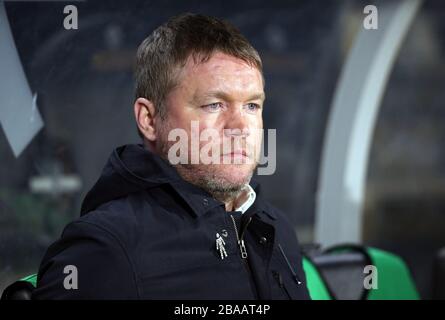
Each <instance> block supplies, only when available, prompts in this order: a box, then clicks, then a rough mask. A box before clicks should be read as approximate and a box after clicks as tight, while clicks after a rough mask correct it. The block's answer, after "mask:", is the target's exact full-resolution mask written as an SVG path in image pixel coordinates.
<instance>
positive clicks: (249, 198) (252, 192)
mask: <svg viewBox="0 0 445 320" xmlns="http://www.w3.org/2000/svg"><path fill="white" fill-rule="evenodd" d="M246 189H247V192H248V194H247V200H246V201H244V203H243V204H242V205H240V206H239V207H238V208H236V209H235V211H241V213H244V212H246V211H247V209H249V208H250V207H251V206H252V204H253V203H254V202H255V199H256V192H255V190H253V188H252V187H251V186H250V184H246Z"/></svg>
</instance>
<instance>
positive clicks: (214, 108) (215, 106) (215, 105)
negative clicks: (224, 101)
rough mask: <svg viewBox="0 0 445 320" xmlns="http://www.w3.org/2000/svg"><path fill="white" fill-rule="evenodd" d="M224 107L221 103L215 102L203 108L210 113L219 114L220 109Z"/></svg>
mask: <svg viewBox="0 0 445 320" xmlns="http://www.w3.org/2000/svg"><path fill="white" fill-rule="evenodd" d="M221 107H222V105H221V103H220V102H215V103H211V104H207V105H205V106H202V108H203V109H205V110H206V111H209V112H217V111H218V110H219V109H221Z"/></svg>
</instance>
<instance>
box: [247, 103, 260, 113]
mask: <svg viewBox="0 0 445 320" xmlns="http://www.w3.org/2000/svg"><path fill="white" fill-rule="evenodd" d="M260 108H261V107H260V105H258V104H256V103H248V104H247V111H249V112H255V111H257V110H258V109H260Z"/></svg>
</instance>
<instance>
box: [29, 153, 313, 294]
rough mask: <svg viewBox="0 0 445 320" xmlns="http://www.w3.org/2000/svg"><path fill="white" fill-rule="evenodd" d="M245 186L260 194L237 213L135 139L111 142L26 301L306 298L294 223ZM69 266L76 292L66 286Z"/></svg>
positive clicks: (51, 247)
mask: <svg viewBox="0 0 445 320" xmlns="http://www.w3.org/2000/svg"><path fill="white" fill-rule="evenodd" d="M251 185H252V187H253V188H254V189H255V191H256V192H257V198H256V200H255V202H254V204H253V205H252V206H251V207H250V208H249V209H248V210H247V211H246V212H245V213H244V214H243V215H242V217H241V215H240V213H239V212H226V211H225V207H224V204H223V203H221V202H219V201H217V200H215V199H214V198H212V197H211V196H210V195H209V194H208V193H207V192H205V191H203V190H202V189H200V188H198V187H196V186H194V185H192V184H190V183H188V182H186V181H184V180H183V179H182V178H181V177H180V176H179V175H178V174H177V172H176V170H175V169H174V168H173V167H172V166H170V165H169V164H168V163H167V162H165V161H164V160H162V159H161V158H159V157H158V156H156V155H154V154H152V153H150V152H149V151H147V150H146V149H144V148H143V147H142V146H141V145H126V146H122V147H120V148H117V149H116V150H115V151H114V152H113V153H112V155H111V156H110V158H109V160H108V163H107V164H106V166H105V168H104V169H103V172H102V175H101V177H100V179H99V180H98V181H97V183H96V184H95V185H94V187H93V188H92V189H91V190H90V192H89V193H88V194H87V196H86V197H85V200H84V202H83V204H82V210H81V217H80V218H79V219H77V220H75V221H74V222H72V223H70V224H69V225H68V226H67V227H66V228H65V229H64V231H63V234H62V236H61V238H60V239H59V240H58V241H56V242H55V243H54V244H53V245H51V246H50V247H49V249H48V250H47V252H46V254H45V256H44V258H43V261H42V263H41V266H40V269H39V273H38V280H37V289H36V290H35V291H34V293H33V298H34V299H309V295H308V291H307V288H306V281H305V275H304V272H303V269H302V260H301V254H300V248H299V245H298V242H297V238H296V236H295V233H294V230H293V228H292V224H291V223H290V222H289V221H288V219H287V217H286V216H285V215H284V214H283V213H281V212H280V211H278V210H277V209H275V208H274V207H272V206H271V205H269V204H268V203H267V202H265V201H264V200H263V199H262V196H261V192H260V188H259V186H258V185H256V184H255V183H254V182H252V183H251ZM231 215H233V217H234V219H232V217H231ZM234 222H235V223H234ZM235 226H236V227H237V229H238V230H237V231H238V237H241V238H242V239H243V240H244V241H245V244H246V249H247V258H245V259H243V258H242V256H241V251H240V246H239V244H238V238H237V233H236V231H235ZM217 233H218V234H219V235H221V237H222V239H223V240H224V241H225V246H224V248H225V250H226V252H227V257H225V258H224V259H221V255H220V252H219V251H217V250H216V234H217ZM67 265H73V266H75V267H76V269H77V289H66V288H65V287H64V279H65V278H66V277H67V276H73V273H67V274H65V273H64V268H65V266H67ZM71 283H72V282H71Z"/></svg>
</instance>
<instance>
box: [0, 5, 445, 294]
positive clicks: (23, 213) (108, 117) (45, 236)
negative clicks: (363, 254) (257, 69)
mask: <svg viewBox="0 0 445 320" xmlns="http://www.w3.org/2000/svg"><path fill="white" fill-rule="evenodd" d="M409 1H410V0H405V1H403V0H400V1H380V2H379V1H359V0H354V1H348V0H344V1H343V0H338V1H326V0H308V1H258V0H255V1H253V0H245V1H232V0H224V1H206V2H199V1H187V2H185V1H142V0H141V1H134V0H133V1H115V0H109V1H91V0H89V1H79V2H78V1H73V2H61V1H48V2H40V1H33V2H22V1H5V2H3V3H2V2H1V1H0V8H1V6H2V5H3V6H4V9H5V10H4V11H5V12H6V16H7V21H9V28H10V33H11V35H12V39H13V43H14V44H15V47H16V49H17V53H18V57H19V61H20V63H21V66H22V68H23V71H24V75H25V79H26V80H27V84H28V86H29V90H28V91H30V92H28V95H29V94H31V97H32V99H31V100H29V107H28V105H26V106H23V105H21V106H17V107H16V108H25V109H24V110H28V108H31V109H29V110H31V111H30V112H32V114H31V117H34V116H35V117H37V120H38V121H37V122H39V123H37V124H36V121H34V120H35V119H34V118H33V119H34V120H33V121H34V122H33V123H34V125H33V126H26V125H25V126H24V127H23V126H22V127H20V128H22V129H20V130H15V129H14V128H18V125H17V126H15V124H14V123H13V121H18V122H20V121H21V120H20V115H22V114H23V113H21V112H20V111H19V112H17V110H19V109H14V110H16V111H14V112H13V113H14V114H15V117H11V115H9V118H8V114H7V113H8V110H7V109H8V108H10V106H11V105H14V101H15V100H14V98H13V97H14V96H15V95H16V94H20V93H19V92H14V91H10V90H3V91H2V90H1V89H0V94H1V95H0V110H3V111H2V112H1V113H0V117H3V120H2V119H0V120H1V121H2V129H0V164H1V165H0V291H1V290H3V288H4V287H6V286H7V285H8V284H10V283H11V282H13V281H15V280H17V279H18V278H20V277H23V276H25V275H27V274H31V273H35V272H36V271H37V270H38V266H39V263H40V261H41V259H42V257H43V254H44V252H45V250H46V248H47V247H48V246H49V245H50V244H51V243H52V242H53V241H54V240H55V239H56V238H58V237H59V236H60V234H61V232H62V230H63V227H64V226H65V224H66V223H68V222H69V221H71V220H73V219H75V218H76V217H77V216H78V215H79V210H80V204H81V201H82V199H83V197H84V196H85V194H86V192H87V191H88V190H89V189H90V188H91V187H92V185H93V184H94V182H95V181H96V179H97V178H98V177H99V174H100V172H101V169H102V167H103V166H104V164H105V162H106V160H107V158H108V156H109V155H110V153H111V152H112V150H113V149H114V148H115V147H117V146H120V145H123V144H127V143H140V140H139V137H138V135H137V131H136V125H135V122H134V119H133V110H132V106H133V85H134V83H133V63H134V56H135V52H136V49H137V46H138V45H139V43H140V42H141V41H142V40H143V39H144V38H145V37H146V36H148V34H149V33H150V32H151V31H152V30H153V29H154V28H156V27H157V26H158V25H159V24H161V23H163V22H164V21H166V20H167V19H168V18H169V17H171V16H173V15H176V14H179V13H182V12H186V11H187V12H196V13H204V14H209V15H214V16H217V17H221V18H225V19H227V20H229V21H230V22H232V23H233V24H235V25H236V26H237V27H238V28H239V29H240V30H241V32H242V33H243V34H244V35H245V36H246V37H247V38H248V39H249V40H250V41H251V42H252V44H253V45H254V47H256V49H257V50H258V51H259V53H260V55H261V56H262V59H263V64H264V74H265V79H266V95H267V101H266V105H265V109H264V121H265V127H266V128H274V129H277V170H276V172H275V174H274V175H271V176H260V177H259V179H260V181H261V182H262V184H263V190H264V191H265V192H264V193H265V195H266V197H267V198H268V200H270V202H272V203H273V204H274V205H276V206H277V207H279V208H280V209H282V210H283V211H284V212H286V213H287V214H288V215H289V217H290V218H291V221H292V223H294V226H295V229H296V232H297V234H298V237H299V240H300V242H301V243H303V244H308V243H314V242H316V243H320V244H321V245H330V244H334V243H335V242H342V241H351V242H359V243H363V244H366V245H371V246H376V247H379V248H382V249H385V250H389V251H391V252H394V253H396V254H398V255H400V256H401V257H402V258H403V259H404V260H405V261H406V263H407V265H408V267H409V268H410V270H411V272H412V275H413V277H414V280H415V282H416V285H417V287H418V289H419V292H420V294H421V296H422V298H425V299H429V298H431V297H432V292H433V287H434V280H433V276H434V275H433V262H434V257H435V255H436V253H437V252H438V250H439V249H440V248H442V247H444V246H445V150H444V148H443V143H444V141H445V126H444V121H445V108H444V103H445V72H444V71H445V2H443V1H441V0H427V1H423V2H418V3H419V4H420V5H419V7H418V8H417V10H416V11H415V15H414V16H413V18H412V21H411V22H410V23H409V26H408V29H407V31H406V33H405V34H404V35H403V37H402V38H401V39H399V41H400V46H399V47H398V48H397V50H396V51H395V53H394V59H393V63H392V64H391V66H390V68H389V69H388V70H387V72H388V76H387V78H386V81H385V82H384V83H383V82H382V83H381V84H382V85H383V91H382V95H381V97H380V99H377V100H378V101H377V104H376V109H375V110H374V112H375V114H374V115H372V113H370V115H369V119H368V120H369V123H371V128H370V130H369V132H370V136H369V137H370V138H369V141H368V142H367V146H368V147H367V148H368V152H367V153H365V154H366V161H364V162H363V167H364V168H365V176H364V183H363V196H362V197H360V203H359V205H358V207H357V208H356V210H355V211H354V210H353V211H352V212H353V214H359V215H360V217H361V218H360V219H359V220H357V221H358V222H357V223H355V224H351V225H350V226H349V227H348V228H349V229H348V228H347V229H346V230H343V231H345V232H340V231H339V230H337V229H333V232H332V235H331V236H330V238H329V240H326V239H324V238H323V234H320V232H319V234H317V223H319V222H320V223H322V222H323V221H324V222H323V223H326V221H328V222H329V221H334V222H335V221H340V220H341V219H345V216H344V215H342V213H341V212H337V211H338V209H337V207H336V206H335V205H332V206H331V208H333V209H332V210H331V212H329V216H326V214H327V213H326V209H324V210H321V209H320V207H321V205H320V203H318V201H324V200H323V199H324V198H322V197H321V198H320V197H319V192H320V190H321V189H322V188H323V185H322V183H323V181H325V180H324V179H323V177H322V176H321V175H322V172H323V170H322V168H323V166H328V163H331V162H330V159H329V152H328V151H325V150H326V144H327V140H328V138H327V132H328V129H327V128H328V127H329V125H330V122H329V121H334V120H331V119H333V118H332V114H333V112H334V110H333V108H334V107H336V108H339V107H342V106H339V105H338V103H335V97H336V95H338V90H340V89H339V88H341V83H340V82H341V81H342V79H343V81H345V79H344V74H345V72H344V71H343V70H344V69H345V66H346V64H347V62H348V59H350V57H351V55H352V53H351V51H352V50H353V48H354V46H356V45H357V41H358V40H357V39H358V38H359V35H360V34H362V35H361V36H362V37H363V36H365V37H366V34H364V33H363V32H384V31H385V29H384V28H385V25H383V26H381V28H382V29H379V31H377V30H364V27H363V19H364V17H365V16H366V15H365V14H364V13H363V8H364V7H365V6H366V5H367V4H372V3H373V4H375V5H376V6H377V8H379V13H384V9H385V6H386V5H388V4H390V5H400V3H401V2H409ZM67 4H72V5H75V6H76V7H77V9H78V15H79V22H78V29H77V30H66V29H65V28H64V27H63V20H64V17H65V16H66V14H64V13H63V9H64V7H65V6H66V5H67ZM3 20H4V19H3ZM3 22H4V21H3ZM381 22H382V23H384V19H381ZM393 22H394V21H393ZM379 27H380V26H379ZM6 41H8V39H7V38H6V37H5V35H4V34H0V42H1V43H3V42H6ZM374 49H375V48H374ZM367 50H368V49H367ZM369 50H373V48H369ZM371 56H372V55H371ZM356 57H357V56H356ZM4 59H5V57H3V56H2V51H0V60H3V61H6V60H4ZM358 61H359V64H360V60H358ZM366 63H367V61H363V64H365V65H362V66H361V67H363V68H365V70H366ZM0 66H1V63H0ZM5 68H6V66H5ZM5 70H6V69H3V70H2V69H1V68H0V87H1V86H4V88H7V86H8V84H10V81H13V80H12V79H13V75H12V74H11V73H10V72H6V71H5ZM342 75H343V78H342ZM353 80H355V79H353ZM357 81H359V80H357ZM351 90H353V88H351ZM346 91H347V90H346ZM21 96H23V95H21ZM337 102H338V101H337ZM350 103H351V106H348V108H354V104H353V101H350ZM345 108H346V106H345ZM29 110H28V111H29ZM10 113H11V112H10ZM364 115H365V120H366V112H365V113H364ZM5 119H8V123H6V120H5ZM11 119H12V120H11ZM40 122H41V123H40ZM11 128H12V129H11ZM27 130H28V131H29V133H28V134H27V135H26V134H25V133H26V131H27ZM14 135H16V136H19V137H20V139H19V138H17V139H15V138H14ZM24 136H26V137H25V138H23V137H24ZM17 141H19V142H17ZM337 141H340V142H335V141H334V142H333V143H334V144H333V146H334V147H335V143H341V141H342V140H337ZM365 141H366V139H365ZM20 143H21V146H19V144H20ZM331 145H332V144H331ZM331 147H332V146H331ZM323 161H324V162H323ZM323 163H325V164H323ZM338 183H339V184H340V183H341V182H340V181H339V182H338ZM325 190H327V191H329V188H327V189H325ZM332 195H333V196H334V197H335V198H336V199H337V200H338V199H341V198H342V197H343V195H342V194H341V191H339V195H337V194H335V193H332ZM336 199H334V200H329V201H337V200H336ZM329 201H327V202H326V204H325V205H324V207H325V208H326V207H327V208H329V205H330V202H329ZM354 212H355V213H354ZM329 219H331V220H329ZM340 222H341V221H340ZM318 230H321V229H318ZM349 232H351V237H349V238H348V234H349ZM340 233H341V234H340ZM337 236H338V237H337Z"/></svg>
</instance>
